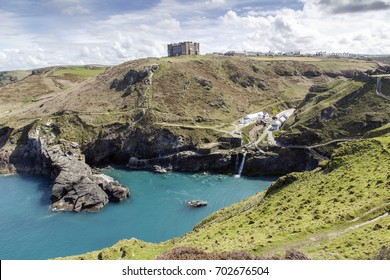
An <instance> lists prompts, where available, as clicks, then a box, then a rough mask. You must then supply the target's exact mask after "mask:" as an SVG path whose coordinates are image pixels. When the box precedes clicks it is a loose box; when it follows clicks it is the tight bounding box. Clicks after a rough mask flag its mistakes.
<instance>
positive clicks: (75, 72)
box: [51, 67, 107, 79]
mask: <svg viewBox="0 0 390 280" xmlns="http://www.w3.org/2000/svg"><path fill="white" fill-rule="evenodd" d="M106 69H107V67H92V68H88V67H68V68H65V69H59V70H57V71H54V72H53V73H52V74H51V76H54V77H75V78H79V79H87V78H89V77H94V76H97V75H99V74H101V73H103V72H104V71H106Z"/></svg>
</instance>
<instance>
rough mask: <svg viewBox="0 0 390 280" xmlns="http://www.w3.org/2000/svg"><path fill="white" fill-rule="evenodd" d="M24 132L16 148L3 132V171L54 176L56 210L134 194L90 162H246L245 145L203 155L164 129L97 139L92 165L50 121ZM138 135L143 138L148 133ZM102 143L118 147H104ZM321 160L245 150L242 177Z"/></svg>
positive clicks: (231, 170) (224, 169)
mask: <svg viewBox="0 0 390 280" xmlns="http://www.w3.org/2000/svg"><path fill="white" fill-rule="evenodd" d="M25 130H26V132H27V136H26V138H27V139H26V141H25V143H23V144H19V145H15V146H14V147H13V148H11V149H6V148H5V147H7V146H6V145H5V144H6V143H11V142H12V139H11V138H10V135H11V134H10V133H8V132H9V131H6V132H4V133H3V134H2V135H1V140H2V143H3V147H2V148H1V149H0V155H1V156H0V174H11V173H21V172H24V173H31V174H43V175H46V176H49V177H50V178H52V179H53V186H52V193H51V201H52V209H53V210H54V211H74V212H80V211H91V212H93V211H99V210H101V209H102V208H103V207H104V206H105V205H107V204H108V203H109V202H120V201H123V200H125V199H127V198H128V197H130V191H129V189H128V188H127V187H125V186H123V185H121V184H120V183H119V182H117V181H115V180H114V179H113V178H111V177H109V176H106V175H103V174H101V173H99V172H98V171H96V170H94V169H93V168H91V167H90V165H91V166H101V165H107V164H120V165H126V166H127V168H129V169H130V170H151V171H153V170H154V171H155V170H164V171H181V172H212V173H223V174H236V173H237V166H238V162H241V160H242V150H241V149H240V148H234V149H217V150H215V151H212V152H209V153H201V152H200V151H199V150H196V148H194V146H192V145H191V143H189V142H188V141H186V139H183V138H180V137H179V136H175V135H173V134H170V133H169V132H168V131H165V130H161V131H159V132H158V133H157V137H156V138H155V140H156V139H157V141H154V142H150V143H148V142H145V141H143V142H141V143H138V144H137V143H135V144H134V143H132V144H131V145H130V144H127V145H118V143H117V142H118V141H119V140H118V139H122V140H121V141H127V143H130V141H129V140H123V139H126V138H125V137H126V135H123V137H124V138H121V137H118V135H116V134H113V135H111V137H106V139H98V140H96V141H95V142H94V143H93V144H91V145H90V146H89V147H88V148H85V149H84V152H85V151H86V152H87V155H88V156H89V157H91V155H93V154H95V155H96V157H95V159H94V161H93V162H92V163H91V162H88V161H87V162H86V160H85V156H84V153H83V152H82V149H81V147H80V145H79V144H78V143H77V142H70V141H67V140H64V139H56V137H55V135H54V133H53V125H52V124H51V123H46V124H38V123H33V124H32V125H30V126H29V127H27V129H25ZM121 131H123V129H122V128H121ZM127 136H129V135H127ZM138 138H139V139H144V138H147V136H146V135H143V136H139V137H138ZM127 139H129V138H127ZM130 139H131V138H130ZM132 139H133V140H137V139H134V138H132ZM139 139H138V140H139ZM102 145H103V146H104V147H114V148H111V149H105V148H104V147H103V146H102ZM8 147H9V146H8ZM119 147H121V148H119ZM145 147H148V153H143V152H142V151H145ZM138 148H140V149H138ZM157 154H158V155H159V156H156V155H157ZM160 154H163V155H161V156H160ZM119 155H120V156H119ZM137 156H139V157H137ZM98 159H100V161H99V160H98ZM107 159H112V161H108V160H107ZM115 159H120V160H115ZM123 159H127V162H123ZM88 163H89V164H90V165H89V164H88ZM317 163H318V162H317V161H316V160H314V159H313V158H312V156H311V155H310V153H307V152H306V151H305V150H302V149H300V150H298V149H289V148H284V147H276V146H274V147H272V146H269V147H266V148H265V150H258V149H256V150H247V151H246V160H245V166H244V168H243V172H242V175H244V176H281V175H285V174H287V173H290V172H293V171H306V170H311V169H313V168H314V167H315V166H317Z"/></svg>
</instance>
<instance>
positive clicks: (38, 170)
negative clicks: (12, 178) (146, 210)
mask: <svg viewBox="0 0 390 280" xmlns="http://www.w3.org/2000/svg"><path fill="white" fill-rule="evenodd" d="M27 128H29V131H28V135H27V143H26V144H25V145H19V146H16V148H15V149H14V150H13V151H5V150H4V149H3V150H2V151H1V158H0V171H1V172H3V173H6V171H7V170H8V171H9V173H11V172H15V171H16V172H28V173H35V174H44V175H47V176H50V177H51V178H53V179H54V184H53V187H52V195H51V200H52V208H53V210H55V211H75V212H79V211H98V210H100V209H101V208H103V207H104V206H105V205H106V204H107V203H108V202H109V201H115V202H119V201H122V200H124V199H126V198H128V197H129V196H130V192H129V190H128V188H127V187H125V186H122V185H121V184H119V183H118V182H117V181H115V180H114V179H113V178H111V177H109V176H106V175H103V174H100V173H95V172H94V171H93V170H92V169H91V168H90V167H89V166H88V165H87V164H86V163H85V160H84V156H83V155H82V154H81V151H80V149H79V145H78V143H76V142H68V141H66V140H59V144H56V145H53V144H51V143H52V142H53V138H54V136H53V135H52V134H51V133H50V131H49V129H48V128H47V127H41V126H40V125H37V124H34V125H32V126H29V127H27Z"/></svg>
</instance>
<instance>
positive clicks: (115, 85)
mask: <svg viewBox="0 0 390 280" xmlns="http://www.w3.org/2000/svg"><path fill="white" fill-rule="evenodd" d="M157 70H158V65H152V66H150V67H146V68H145V69H144V70H134V69H131V70H129V71H128V72H127V73H126V74H125V76H124V77H123V79H114V80H113V81H112V83H111V86H110V89H115V90H116V91H125V94H127V95H128V94H130V93H131V92H132V90H133V86H134V85H135V84H137V83H140V82H143V83H144V84H146V85H151V84H152V76H153V74H154V73H155V72H156V71H157Z"/></svg>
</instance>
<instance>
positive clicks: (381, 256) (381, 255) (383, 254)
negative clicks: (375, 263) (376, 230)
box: [373, 246, 390, 260]
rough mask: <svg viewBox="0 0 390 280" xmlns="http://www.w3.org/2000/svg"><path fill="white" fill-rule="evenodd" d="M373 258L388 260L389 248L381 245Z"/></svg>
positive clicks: (389, 258) (389, 255) (389, 256)
mask: <svg viewBox="0 0 390 280" xmlns="http://www.w3.org/2000/svg"><path fill="white" fill-rule="evenodd" d="M373 260H390V248H389V247H386V246H383V247H382V248H381V249H380V251H379V253H378V254H377V255H376V256H375V257H374V258H373Z"/></svg>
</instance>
